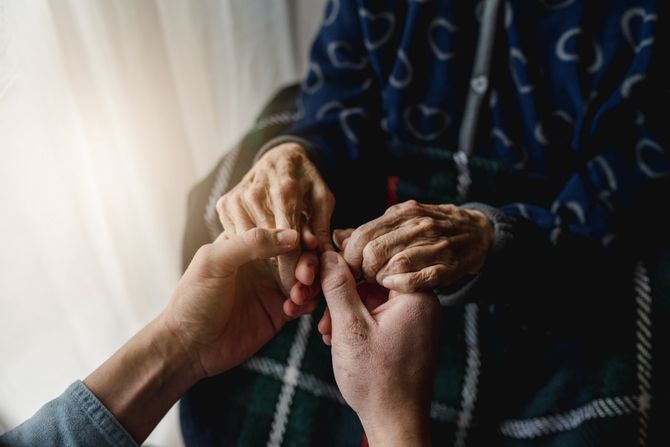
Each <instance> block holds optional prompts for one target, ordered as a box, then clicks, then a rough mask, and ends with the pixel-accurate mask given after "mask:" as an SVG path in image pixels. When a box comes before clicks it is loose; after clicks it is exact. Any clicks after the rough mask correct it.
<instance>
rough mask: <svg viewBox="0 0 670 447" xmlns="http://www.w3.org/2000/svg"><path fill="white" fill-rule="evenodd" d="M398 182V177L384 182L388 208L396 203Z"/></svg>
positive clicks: (389, 178)
mask: <svg viewBox="0 0 670 447" xmlns="http://www.w3.org/2000/svg"><path fill="white" fill-rule="evenodd" d="M398 180H399V177H388V178H387V180H386V201H387V205H388V206H391V205H395V204H396V203H398Z"/></svg>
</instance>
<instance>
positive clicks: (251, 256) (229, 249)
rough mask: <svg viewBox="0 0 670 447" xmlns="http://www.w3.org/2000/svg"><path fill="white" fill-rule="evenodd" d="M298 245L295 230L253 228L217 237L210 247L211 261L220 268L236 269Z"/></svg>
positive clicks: (285, 251) (282, 252)
mask: <svg viewBox="0 0 670 447" xmlns="http://www.w3.org/2000/svg"><path fill="white" fill-rule="evenodd" d="M297 246H298V232H297V231H295V230H279V229H274V230H270V229H267V228H252V229H251V230H248V231H245V232H244V233H242V234H239V235H236V236H232V237H229V238H228V239H225V238H221V237H219V238H217V240H216V241H214V242H213V243H212V245H211V248H210V253H211V261H212V262H213V263H214V264H215V265H216V266H218V267H219V268H224V269H227V270H235V269H237V268H238V267H241V266H242V265H244V264H246V263H248V262H251V261H255V260H258V259H268V258H272V257H275V256H279V255H281V254H284V253H287V252H289V251H291V250H294V249H295V248H296V247H297Z"/></svg>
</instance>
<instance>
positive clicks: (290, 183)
mask: <svg viewBox="0 0 670 447" xmlns="http://www.w3.org/2000/svg"><path fill="white" fill-rule="evenodd" d="M298 189H299V187H298V182H297V181H295V180H294V179H292V178H287V179H284V180H282V181H281V182H280V183H279V196H280V197H281V198H282V199H284V200H288V199H292V198H294V197H295V196H297V195H298Z"/></svg>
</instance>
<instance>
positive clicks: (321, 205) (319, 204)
mask: <svg viewBox="0 0 670 447" xmlns="http://www.w3.org/2000/svg"><path fill="white" fill-rule="evenodd" d="M311 200H312V203H311V205H312V215H311V216H310V224H311V226H312V229H313V230H314V235H315V236H316V238H317V240H318V241H319V249H320V250H321V251H322V252H325V251H332V250H333V243H332V241H331V239H330V219H331V218H332V216H333V210H334V209H335V196H334V195H333V193H332V192H330V190H329V189H328V187H327V186H325V184H314V185H313V186H312V192H311Z"/></svg>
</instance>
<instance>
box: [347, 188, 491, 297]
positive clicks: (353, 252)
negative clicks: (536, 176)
mask: <svg viewBox="0 0 670 447" xmlns="http://www.w3.org/2000/svg"><path fill="white" fill-rule="evenodd" d="M335 239H336V242H339V243H340V245H344V246H345V247H344V259H346V261H347V263H348V264H349V266H350V267H351V268H352V270H353V271H354V272H355V273H356V274H357V275H362V276H363V277H364V278H365V279H366V280H367V281H370V282H377V283H379V284H381V285H383V286H384V287H386V288H388V289H391V290H396V291H398V292H415V291H419V290H423V289H429V288H433V287H440V286H449V285H452V284H454V283H456V282H457V281H459V280H460V279H462V278H463V277H465V276H468V275H474V274H477V273H478V272H479V271H480V270H481V268H482V266H483V265H484V262H485V260H486V256H487V254H488V251H489V247H490V246H491V242H492V240H493V226H492V224H491V222H490V221H489V219H488V217H486V216H485V215H484V214H483V213H481V212H479V211H476V210H470V209H464V208H460V207H458V206H455V205H425V204H421V203H418V202H415V201H413V200H411V201H408V202H404V203H401V204H398V205H394V206H392V207H390V208H389V209H388V210H387V211H386V212H385V213H384V215H382V216H381V217H379V218H377V219H375V220H373V221H370V222H368V223H366V224H364V225H361V226H360V227H358V228H356V229H355V230H344V231H339V232H336V236H335ZM345 241H346V242H345Z"/></svg>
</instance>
